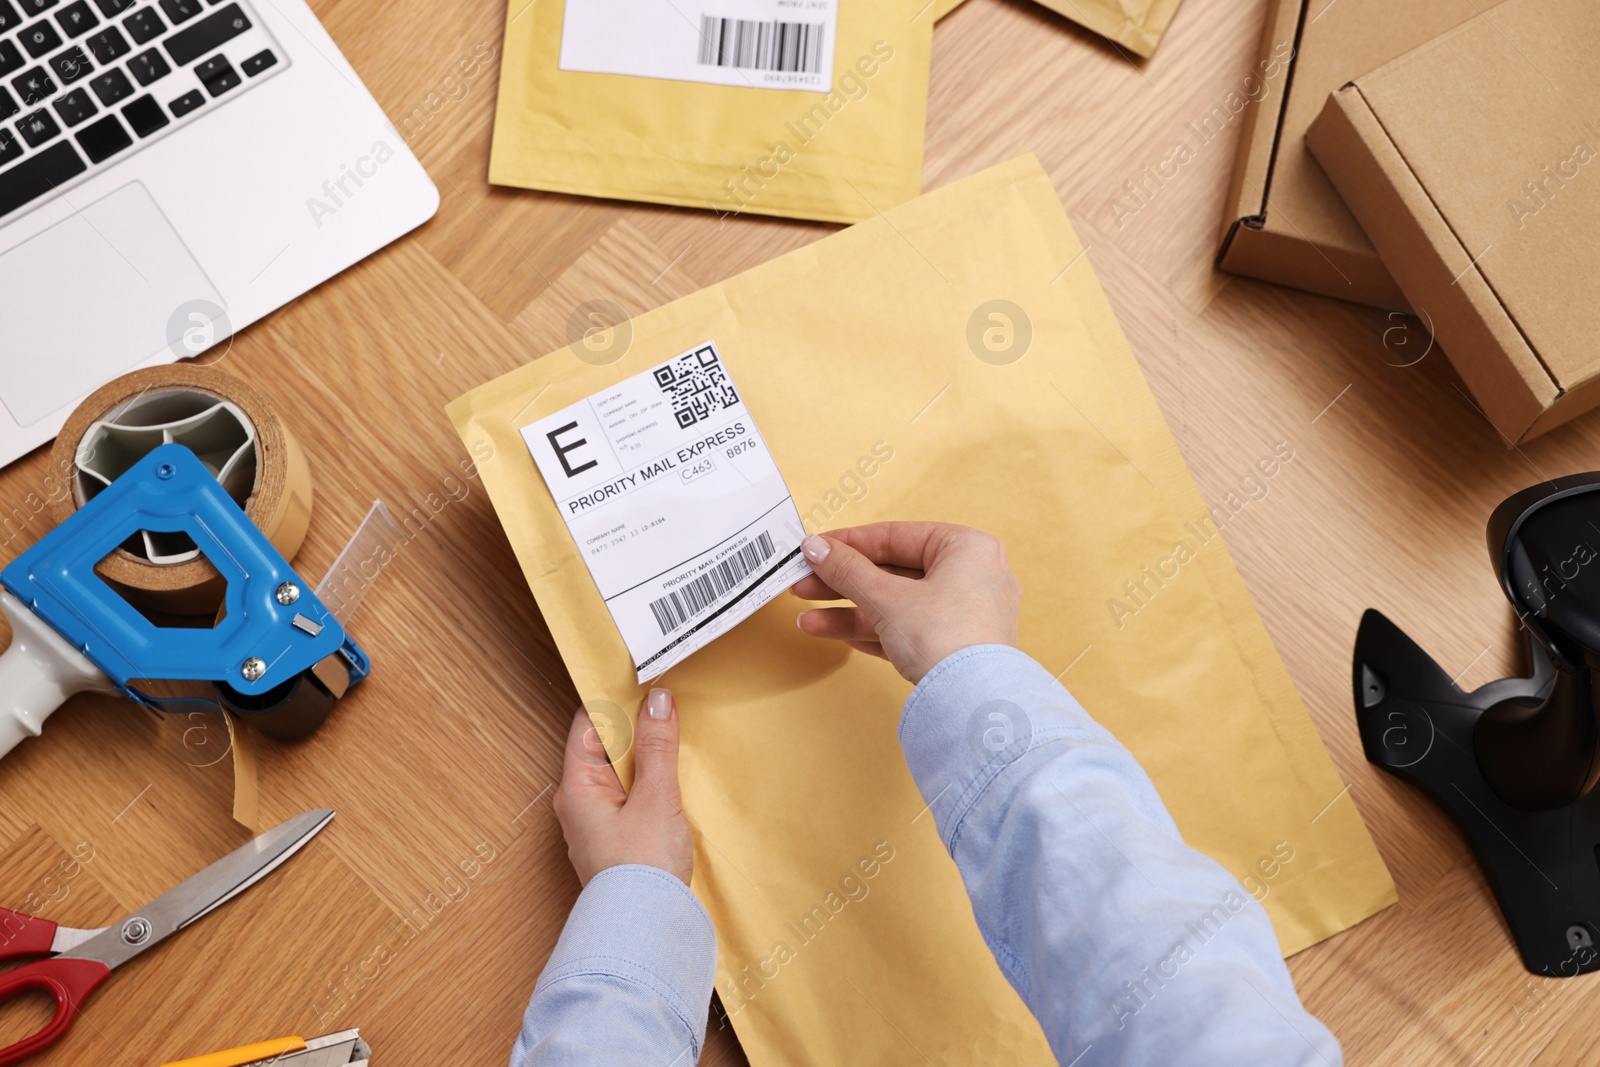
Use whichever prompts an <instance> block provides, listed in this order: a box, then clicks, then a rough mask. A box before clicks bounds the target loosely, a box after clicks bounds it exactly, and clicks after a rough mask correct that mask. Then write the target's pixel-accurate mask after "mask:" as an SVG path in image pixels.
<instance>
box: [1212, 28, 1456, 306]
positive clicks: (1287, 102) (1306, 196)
mask: <svg viewBox="0 0 1600 1067" xmlns="http://www.w3.org/2000/svg"><path fill="white" fill-rule="evenodd" d="M1487 5H1488V0H1404V2H1398V0H1269V4H1268V9H1267V23H1266V28H1265V30H1264V31H1263V32H1262V36H1261V56H1262V60H1263V62H1265V61H1266V60H1268V59H1269V58H1270V57H1272V56H1274V55H1276V56H1278V57H1279V58H1282V56H1283V55H1284V54H1285V53H1287V52H1289V51H1290V50H1291V49H1292V56H1293V58H1292V59H1291V60H1290V61H1289V71H1288V75H1287V77H1286V78H1285V82H1284V85H1285V88H1284V91H1283V92H1282V93H1276V94H1273V95H1270V96H1267V97H1265V98H1263V99H1262V100H1261V102H1260V103H1259V104H1258V105H1257V106H1256V107H1254V108H1251V109H1250V111H1249V113H1248V114H1247V115H1246V116H1245V124H1244V127H1243V133H1242V135H1241V140H1240V143H1239V159H1238V162H1237V163H1235V164H1234V168H1233V184H1232V188H1231V189H1230V190H1229V192H1228V204H1227V213H1226V215H1225V216H1224V229H1223V235H1222V248H1221V250H1220V251H1218V253H1217V266H1219V267H1221V268H1222V269H1223V270H1226V271H1231V272H1232V273H1234V274H1244V275H1247V276H1249V277H1251V278H1261V279H1263V280H1265V281H1269V282H1277V283H1279V284H1280V285H1292V286H1294V287H1295V288H1297V289H1309V290H1310V291H1311V292H1313V293H1323V294H1325V295H1327V296H1336V297H1339V298H1340V299H1342V300H1354V301H1356V302H1357V303H1361V304H1373V305H1376V306H1377V307H1383V308H1398V309H1404V308H1405V306H1406V305H1405V298H1404V297H1403V296H1402V295H1401V293H1400V288H1399V286H1397V285H1396V284H1395V282H1394V279H1393V278H1392V277H1390V275H1389V272H1388V271H1387V270H1385V269H1384V266H1383V264H1382V262H1380V261H1379V259H1378V254H1377V252H1376V251H1375V250H1374V249H1373V247H1372V243H1371V242H1370V241H1368V240H1367V238H1366V235H1365V234H1363V233H1362V232H1361V227H1360V226H1358V225H1357V224H1356V220H1355V219H1354V218H1353V217H1352V216H1351V214H1350V212H1349V210H1348V209H1347V208H1346V207H1345V206H1344V204H1343V203H1342V202H1341V201H1340V200H1339V195H1338V194H1337V193H1336V192H1334V190H1333V186H1332V185H1330V184H1328V179H1327V176H1326V175H1324V174H1323V173H1322V170H1321V169H1320V168H1319V167H1318V166H1317V164H1316V161H1315V160H1313V159H1312V158H1311V156H1310V155H1309V154H1307V152H1306V150H1305V133H1306V128H1307V127H1308V126H1310V125H1311V120H1312V119H1314V118H1316V117H1317V113H1318V112H1319V111H1321V110H1322V104H1323V102H1324V101H1325V100H1326V99H1327V98H1328V94H1329V93H1331V92H1333V91H1334V90H1335V89H1337V88H1339V86H1341V85H1343V84H1344V83H1345V82H1347V81H1349V80H1350V79H1351V78H1354V77H1356V76H1357V75H1359V74H1364V73H1366V72H1367V71H1369V70H1371V69H1372V68H1374V67H1377V66H1381V65H1382V64H1384V63H1387V62H1388V61H1389V60H1391V59H1393V58H1394V57H1395V56H1398V55H1400V54H1401V53H1403V52H1405V51H1407V50H1408V49H1411V48H1413V47H1415V46H1416V45H1419V44H1421V43H1422V42H1424V41H1426V40H1428V39H1429V38H1431V37H1434V36H1437V35H1438V34H1440V33H1443V32H1444V31H1445V30H1448V29H1449V28H1451V27H1452V26H1456V25H1459V24H1460V23H1462V22H1465V21H1466V20H1467V19H1469V18H1471V17H1472V16H1473V15H1475V14H1477V13H1478V10H1479V8H1480V7H1486V6H1487ZM1263 69H1264V68H1263Z"/></svg>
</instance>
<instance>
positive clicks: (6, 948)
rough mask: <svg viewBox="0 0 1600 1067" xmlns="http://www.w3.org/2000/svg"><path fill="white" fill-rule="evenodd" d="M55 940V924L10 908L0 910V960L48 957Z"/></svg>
mask: <svg viewBox="0 0 1600 1067" xmlns="http://www.w3.org/2000/svg"><path fill="white" fill-rule="evenodd" d="M55 940H56V924H55V923H53V922H51V921H50V920H49V919H36V918H34V917H33V916H32V915H24V914H22V912H20V911H12V910H11V909H10V908H0V960H9V959H15V958H16V957H18V956H48V955H50V952H51V948H52V947H53V946H54V944H55Z"/></svg>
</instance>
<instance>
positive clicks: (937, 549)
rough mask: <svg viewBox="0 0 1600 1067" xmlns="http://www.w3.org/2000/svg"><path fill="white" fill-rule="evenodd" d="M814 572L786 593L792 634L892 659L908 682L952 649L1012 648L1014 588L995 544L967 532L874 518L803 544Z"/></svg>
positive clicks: (1017, 595) (1017, 594)
mask: <svg viewBox="0 0 1600 1067" xmlns="http://www.w3.org/2000/svg"><path fill="white" fill-rule="evenodd" d="M803 549H804V552H805V557H806V559H807V560H808V561H809V562H810V563H811V569H812V570H813V571H814V572H815V574H814V575H813V576H812V577H810V578H805V579H803V580H801V581H800V582H799V583H797V584H796V585H795V587H794V593H795V595H796V596H799V597H801V598H803V599H805V600H849V601H852V602H853V603H854V605H855V606H854V607H827V608H812V609H811V610H810V611H804V612H801V613H800V618H799V625H800V629H802V630H804V631H805V632H806V633H808V634H810V635H812V636H813V637H822V638H831V639H833V640H837V641H843V642H844V643H845V644H847V645H849V646H850V647H851V648H854V649H856V650H857V651H860V652H865V653H867V654H869V655H873V656H881V657H883V658H884V659H887V660H888V661H889V662H890V663H893V664H894V666H895V669H896V670H898V671H899V672H900V673H901V674H902V675H903V676H904V677H905V678H906V680H907V681H909V682H912V683H916V682H919V681H921V680H922V676H923V675H925V674H927V673H928V671H930V670H932V669H933V667H934V665H935V664H936V663H938V662H939V661H940V660H942V659H944V658H945V657H946V656H948V655H950V654H951V653H952V652H959V651H960V650H961V649H963V648H970V647H971V646H973V645H989V644H995V645H1011V646H1012V647H1015V646H1016V644H1017V616H1018V614H1019V613H1020V611H1021V607H1022V586H1021V584H1020V583H1019V582H1018V581H1017V576H1016V575H1014V574H1012V573H1011V568H1010V567H1009V566H1008V565H1007V564H1006V549H1005V546H1004V545H1003V544H1001V543H1000V539H999V538H998V537H995V536H994V535H992V534H987V533H984V532H983V531H982V530H974V529H973V528H971V527H970V526H955V525H952V524H949V523H940V522H879V523H873V524H872V525H870V526H855V527H851V528H849V529H844V530H834V531H832V532H830V533H827V534H816V535H812V536H811V537H808V538H806V540H805V544H804V546H803Z"/></svg>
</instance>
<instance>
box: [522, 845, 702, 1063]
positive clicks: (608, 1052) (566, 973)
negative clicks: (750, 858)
mask: <svg viewBox="0 0 1600 1067" xmlns="http://www.w3.org/2000/svg"><path fill="white" fill-rule="evenodd" d="M716 966H717V941H716V934H715V932H714V931H713V930H712V927H711V919H710V917H709V916H708V915H707V914H706V912H705V909H704V908H703V907H701V905H700V902H699V901H698V900H696V899H695V898H694V895H693V894H692V893H690V892H689V889H688V887H687V886H685V885H684V884H683V883H682V882H681V881H679V880H678V879H676V878H674V877H673V876H672V875H670V874H667V873H666V872H665V871H661V870H658V869H656V868H654V867H644V866H639V865H628V866H622V867H612V868H609V869H607V870H604V871H601V872H600V873H599V874H597V875H595V877H594V878H593V879H591V880H590V882H589V884H588V886H587V887H585V888H584V891H583V892H582V893H581V894H580V895H579V897H578V901H577V903H576V904H575V905H573V909H572V914H571V915H570V916H568V918H567V925H566V927H565V929H563V930H562V932H561V939H560V941H558V942H557V943H556V949H555V952H554V953H552V954H551V956H550V961H549V963H548V964H546V966H545V969H544V973H543V974H542V975H540V976H539V982H538V985H537V986H536V987H535V989H534V992H533V999H532V1000H531V1001H530V1003H529V1004H528V1012H527V1015H526V1017H525V1018H524V1020H523V1027H522V1035H521V1037H519V1038H518V1039H517V1044H516V1048H515V1049H514V1050H513V1052H512V1054H511V1067H593V1065H594V1064H597V1063H604V1064H606V1065H607V1067H666V1065H667V1064H675V1065H678V1067H691V1065H693V1064H694V1063H696V1062H697V1061H698V1060H699V1058H700V1045H701V1042H702V1040H703V1039H704V1037H705V1026H706V1013H707V1010H708V1008H709V1005H710V1002H711V988H712V983H713V981H714V980H715V977H716Z"/></svg>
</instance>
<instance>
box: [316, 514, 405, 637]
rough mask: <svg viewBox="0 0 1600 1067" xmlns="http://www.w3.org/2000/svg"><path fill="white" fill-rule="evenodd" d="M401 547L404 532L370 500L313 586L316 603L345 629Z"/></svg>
mask: <svg viewBox="0 0 1600 1067" xmlns="http://www.w3.org/2000/svg"><path fill="white" fill-rule="evenodd" d="M404 544H405V531H403V530H401V529H400V524H399V523H397V522H395V521H394V515H393V514H391V513H390V511H389V509H388V507H387V506H386V505H385V504H384V502H383V501H381V500H374V501H373V502H372V510H370V511H368V512H367V517H366V518H365V519H363V520H361V525H360V526H359V527H357V528H356V532H355V535H354V536H352V537H351V538H350V543H349V544H347V545H345V546H344V551H343V552H340V553H339V558H338V559H336V560H334V561H333V566H331V567H329V568H328V573H327V575H326V576H325V577H324V578H323V579H322V584H321V585H319V586H317V599H319V600H321V601H322V602H323V603H324V604H326V605H327V606H328V610H329V611H331V612H333V615H334V618H336V619H338V620H339V623H340V625H342V626H345V627H346V628H348V627H349V625H350V620H351V619H352V618H354V616H355V613H356V611H357V609H359V608H360V607H361V602H362V601H363V600H364V599H366V596H367V593H368V592H369V591H370V590H371V589H372V587H373V585H374V584H375V583H376V582H377V580H378V575H380V574H382V573H383V568H384V567H386V566H387V565H388V564H389V561H390V560H392V559H393V558H394V557H395V555H396V553H398V552H399V551H400V548H401V546H402V545H404Z"/></svg>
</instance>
